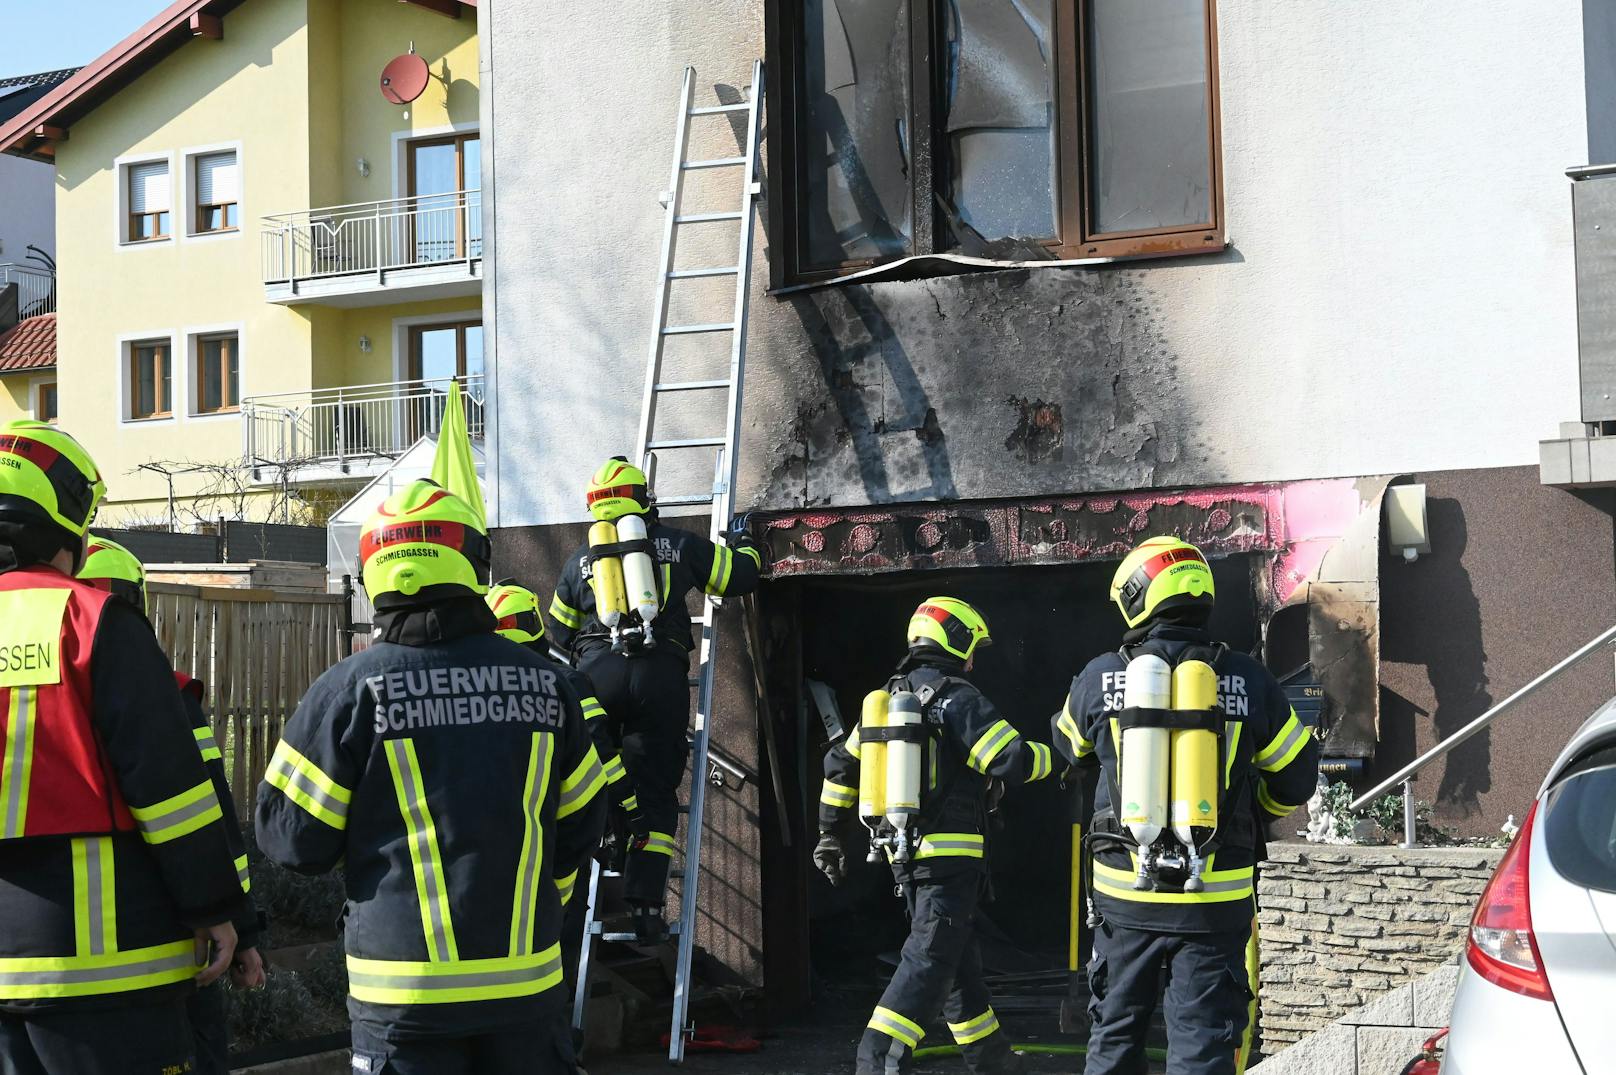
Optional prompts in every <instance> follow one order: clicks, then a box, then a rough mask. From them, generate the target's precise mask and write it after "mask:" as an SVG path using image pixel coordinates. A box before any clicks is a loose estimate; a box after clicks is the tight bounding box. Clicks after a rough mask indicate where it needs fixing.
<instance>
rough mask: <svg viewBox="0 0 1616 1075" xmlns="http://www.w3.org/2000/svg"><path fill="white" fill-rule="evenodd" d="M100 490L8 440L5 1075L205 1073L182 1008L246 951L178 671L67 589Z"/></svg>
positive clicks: (1, 846)
mask: <svg viewBox="0 0 1616 1075" xmlns="http://www.w3.org/2000/svg"><path fill="white" fill-rule="evenodd" d="M105 492H106V485H105V483H104V482H103V481H102V479H101V475H100V472H99V471H98V470H97V469H96V466H95V464H94V463H93V462H92V461H91V459H90V457H89V455H88V454H87V453H86V452H85V451H84V449H83V448H82V447H80V446H79V444H78V442H77V441H75V440H74V439H73V438H72V437H71V436H69V435H68V434H67V433H65V432H63V431H62V430H60V429H58V428H57V427H56V426H54V425H51V424H48V423H44V422H32V421H16V422H11V423H9V424H7V425H6V426H5V427H4V428H3V429H0V623H3V624H4V625H5V626H4V632H5V634H4V639H3V641H0V654H3V658H0V731H3V734H0V751H3V753H0V923H4V926H3V928H0V1070H3V1071H7V1072H27V1073H31V1075H38V1073H48V1075H58V1073H60V1075H68V1073H71V1075H103V1073H105V1075H113V1073H124V1072H132V1071H151V1072H157V1071H173V1072H182V1071H190V1070H192V1069H193V1066H194V1064H193V1047H192V1042H191V1032H190V1027H189V1025H188V1023H187V1019H186V1013H185V1001H186V997H187V996H189V995H190V994H191V993H192V992H193V991H194V989H195V983H196V982H200V983H202V984H204V985H205V984H209V983H211V982H213V981H214V980H216V979H217V978H218V977H219V976H220V975H221V974H223V973H224V972H225V970H226V969H227V968H228V967H229V966H230V965H231V962H232V960H233V958H234V955H235V949H236V931H235V927H234V926H233V925H232V924H231V922H232V919H234V918H236V917H238V916H239V914H240V907H241V903H242V892H241V884H240V882H239V880H238V879H237V876H236V869H235V866H234V864H233V863H232V861H231V860H232V858H233V856H232V855H231V852H230V846H229V843H228V840H227V837H226V833H225V825H224V820H223V818H224V815H223V811H222V808H221V806H220V803H219V800H218V796H217V795H216V794H215V793H214V789H213V784H212V782H211V781H210V780H209V779H208V774H207V769H206V767H205V766H204V765H203V762H202V757H201V755H200V754H199V753H198V752H197V749H196V740H195V738H194V737H193V736H192V734H191V728H190V725H189V722H188V721H187V720H186V717H185V710H184V706H183V705H182V703H181V701H180V695H179V690H178V689H177V688H176V687H175V685H174V675H173V672H172V671H171V670H170V667H169V663H168V659H167V658H166V657H165V656H164V655H163V652H162V650H161V649H159V648H158V645H157V640H156V638H155V637H154V636H153V634H152V632H151V629H150V628H149V627H148V626H147V624H146V623H145V621H144V620H143V619H142V618H141V616H140V614H139V613H138V612H136V611H135V610H134V609H133V608H130V607H129V606H127V605H126V604H124V603H123V602H121V601H114V600H113V599H112V596H111V595H110V594H108V593H106V592H105V591H102V590H98V589H96V588H95V587H94V586H91V585H89V584H88V583H84V582H80V581H78V580H76V579H75V578H74V577H73V576H74V574H75V573H76V572H77V570H78V568H79V566H80V564H81V563H82V562H83V559H84V553H85V535H86V533H87V531H88V527H89V524H90V521H91V520H92V519H93V518H94V517H95V511H96V507H97V505H98V504H99V502H100V500H101V497H102V496H103V495H104V494H105ZM210 949H211V954H210Z"/></svg>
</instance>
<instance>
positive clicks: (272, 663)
mask: <svg viewBox="0 0 1616 1075" xmlns="http://www.w3.org/2000/svg"><path fill="white" fill-rule="evenodd" d="M147 592H148V594H149V595H150V612H151V620H152V624H153V626H154V627H156V629H157V640H158V642H159V643H160V644H161V645H162V647H163V650H164V652H166V653H167V654H168V656H169V658H170V660H172V661H173V662H174V667H175V668H177V669H179V670H180V671H182V672H189V673H190V674H191V675H193V676H195V677H196V678H197V679H199V680H201V681H202V682H203V684H205V685H206V687H207V695H206V699H207V707H208V714H209V716H210V717H211V718H212V721H213V734H214V737H215V738H216V739H217V740H218V741H219V747H220V749H221V750H223V751H224V755H225V771H226V772H227V773H228V774H229V776H230V788H231V791H232V792H233V793H234V795H235V799H236V808H237V810H238V811H239V812H240V813H241V816H242V820H243V821H244V822H248V823H250V821H249V819H250V818H251V817H252V803H253V799H254V797H255V796H256V795H257V793H258V784H259V781H261V780H263V778H264V769H265V768H266V767H267V766H268V764H269V757H270V755H271V754H272V753H274V750H275V744H276V743H277V742H279V741H280V736H281V729H282V728H283V727H284V726H285V724H286V721H287V720H288V719H290V717H291V716H292V713H293V711H294V710H295V709H296V708H297V703H298V701H299V700H300V699H302V697H303V694H304V692H305V691H307V690H308V688H309V685H310V684H311V683H313V682H314V681H315V679H316V678H318V677H319V675H320V673H322V672H324V671H325V670H326V669H327V668H330V667H331V666H332V665H333V664H336V663H337V662H338V661H339V660H341V659H342V658H343V657H344V656H345V655H346V653H347V648H346V647H347V637H346V626H347V615H346V609H345V607H344V598H343V596H342V595H341V594H311V593H283V592H277V591H273V590H236V589H222V588H215V587H206V586H178V585H174V584H171V583H161V582H154V583H151V584H150V585H149V586H148V587H147Z"/></svg>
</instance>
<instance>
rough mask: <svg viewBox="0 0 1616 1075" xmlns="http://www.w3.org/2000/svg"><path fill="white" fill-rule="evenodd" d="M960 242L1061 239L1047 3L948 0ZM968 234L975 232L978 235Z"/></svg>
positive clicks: (955, 220) (949, 106) (954, 218)
mask: <svg viewBox="0 0 1616 1075" xmlns="http://www.w3.org/2000/svg"><path fill="white" fill-rule="evenodd" d="M942 7H943V12H944V18H945V19H946V26H945V31H946V41H947V56H946V62H947V70H946V73H945V77H946V80H947V81H946V84H945V86H944V108H945V110H946V114H945V120H944V122H945V125H946V126H945V129H946V131H947V132H948V148H949V154H950V161H949V163H950V168H949V178H950V184H949V191H950V200H951V201H952V203H953V205H952V207H951V208H952V211H949V207H945V213H946V214H947V216H948V217H949V224H950V230H951V231H953V232H954V236H955V244H956V245H958V246H961V247H963V248H965V249H966V250H967V251H969V250H970V248H971V245H972V242H971V241H972V240H974V239H976V238H977V237H978V236H980V237H981V238H983V239H989V240H992V239H1003V238H1011V237H1015V238H1029V239H1049V238H1054V236H1055V213H1056V208H1055V175H1054V168H1055V160H1056V153H1055V137H1056V136H1055V112H1054V88H1053V79H1054V76H1053V72H1054V67H1055V64H1054V58H1053V54H1052V45H1053V34H1052V32H1051V31H1052V25H1053V12H1052V4H1051V0H946V2H945V3H944V4H943V5H942ZM971 232H975V235H972V234H971Z"/></svg>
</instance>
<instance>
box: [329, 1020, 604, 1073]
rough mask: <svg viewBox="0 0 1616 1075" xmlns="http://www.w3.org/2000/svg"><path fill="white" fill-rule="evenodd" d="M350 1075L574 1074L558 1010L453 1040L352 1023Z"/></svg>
mask: <svg viewBox="0 0 1616 1075" xmlns="http://www.w3.org/2000/svg"><path fill="white" fill-rule="evenodd" d="M353 1071H354V1075H574V1073H575V1072H578V1071H579V1068H578V1062H577V1059H576V1058H575V1056H574V1053H573V1050H572V1031H571V1030H570V1029H569V1028H568V1026H567V1020H566V1017H565V1015H564V1014H562V1013H553V1014H547V1015H545V1016H543V1017H541V1018H537V1019H534V1020H533V1021H532V1022H529V1023H523V1024H521V1025H520V1026H515V1027H511V1028H509V1029H506V1030H498V1031H491V1032H487V1033H481V1034H468V1035H465V1036H463V1037H453V1038H417V1037H408V1038H400V1037H391V1038H390V1037H388V1035H387V1028H386V1027H385V1026H383V1025H381V1024H379V1023H372V1022H369V1021H367V1020H363V1019H356V1020H354V1023H353Z"/></svg>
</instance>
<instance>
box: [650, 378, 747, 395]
mask: <svg viewBox="0 0 1616 1075" xmlns="http://www.w3.org/2000/svg"><path fill="white" fill-rule="evenodd" d="M729 384H730V382H729V380H728V379H727V378H722V377H721V378H719V379H717V380H713V381H662V382H659V383H658V384H657V386H656V390H657V391H658V392H700V391H703V390H705V389H709V388H728V387H729Z"/></svg>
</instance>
